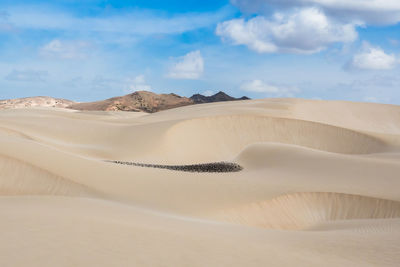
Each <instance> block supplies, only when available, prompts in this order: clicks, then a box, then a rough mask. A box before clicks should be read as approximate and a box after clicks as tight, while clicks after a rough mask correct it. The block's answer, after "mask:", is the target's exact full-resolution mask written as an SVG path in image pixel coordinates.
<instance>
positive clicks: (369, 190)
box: [0, 95, 400, 266]
mask: <svg viewBox="0 0 400 267" xmlns="http://www.w3.org/2000/svg"><path fill="white" fill-rule="evenodd" d="M170 97H173V98H175V96H172V95H171V96H170ZM186 99H189V98H186ZM186 99H185V100H184V102H185V101H186V102H187V101H189V100H186ZM180 103H183V102H180ZM102 104H106V103H102ZM120 104H121V105H124V103H123V102H121V103H120ZM49 105H50V106H53V104H49ZM76 105H80V104H76ZM56 106H57V105H56ZM62 107H66V106H62ZM122 109H123V108H122ZM108 110H114V109H108ZM141 110H142V109H140V112H122V111H96V112H93V111H76V110H73V109H65V108H50V107H41V108H26V109H5V110H1V111H0V147H1V152H0V195H1V196H0V217H1V220H0V229H1V230H2V231H1V241H0V251H1V253H0V266H27V265H28V266H399V264H400V253H399V251H400V177H399V174H400V106H395V105H384V104H371V103H353V102H345V101H322V100H304V99H291V98H286V99H283V98H282V99H280V98H275V99H263V100H246V101H229V102H219V103H206V104H201V105H188V106H184V107H178V108H173V109H169V110H164V111H160V112H157V113H145V112H141ZM148 111H149V112H151V111H153V110H148Z"/></svg>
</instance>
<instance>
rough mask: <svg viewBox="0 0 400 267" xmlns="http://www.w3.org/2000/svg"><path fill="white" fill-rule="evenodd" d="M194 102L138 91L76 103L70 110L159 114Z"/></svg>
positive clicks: (182, 98)
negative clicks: (100, 99) (161, 111)
mask: <svg viewBox="0 0 400 267" xmlns="http://www.w3.org/2000/svg"><path fill="white" fill-rule="evenodd" d="M192 104H193V101H192V100H191V99H189V98H187V97H181V96H178V95H176V94H156V93H153V92H147V91H138V92H134V93H132V94H129V95H124V96H118V97H113V98H109V99H106V100H102V101H95V102H86V103H76V104H73V105H70V106H69V107H68V108H71V109H76V110H105V111H118V110H122V111H144V112H150V113H152V112H157V111H160V110H165V109H170V108H176V107H181V106H187V105H192Z"/></svg>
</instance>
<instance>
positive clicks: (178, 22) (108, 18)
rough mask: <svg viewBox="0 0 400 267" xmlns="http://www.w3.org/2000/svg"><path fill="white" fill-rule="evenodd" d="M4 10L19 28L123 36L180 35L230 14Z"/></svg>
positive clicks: (20, 7)
mask: <svg viewBox="0 0 400 267" xmlns="http://www.w3.org/2000/svg"><path fill="white" fill-rule="evenodd" d="M7 11H8V12H9V14H10V16H9V20H10V22H11V23H13V24H14V25H15V26H16V27H17V28H20V29H31V30H62V31H68V32H75V33H90V34H91V35H93V34H99V33H102V34H115V35H124V36H129V35H132V34H135V35H152V34H178V33H183V32H187V31H192V30H195V29H199V28H203V27H208V26H211V25H214V24H215V23H217V22H218V21H221V20H223V19H224V18H225V17H227V16H229V15H230V14H231V13H232V9H231V8H222V9H220V10H217V11H216V12H208V13H206V12H203V13H185V14H177V15H171V16H168V15H166V14H165V13H163V12H159V11H151V10H143V9H132V10H125V11H124V12H120V13H119V14H117V13H112V12H104V13H103V14H108V15H97V16H84V17H78V16H75V15H73V14H72V13H70V12H66V11H61V10H59V9H54V8H51V7H46V6H41V7H38V6H29V5H26V6H24V5H18V6H14V7H9V8H7Z"/></svg>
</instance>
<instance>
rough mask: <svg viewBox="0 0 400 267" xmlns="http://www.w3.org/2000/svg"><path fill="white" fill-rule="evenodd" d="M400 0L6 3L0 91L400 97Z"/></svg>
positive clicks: (2, 0)
mask: <svg viewBox="0 0 400 267" xmlns="http://www.w3.org/2000/svg"><path fill="white" fill-rule="evenodd" d="M399 22H400V1H398V0H230V1H229V0H197V1H195V0H185V1H178V0H169V1H165V0H137V1H135V0H131V1H128V0H119V1H117V0H80V1H78V0H60V1H56V0H53V1H44V0H25V1H18V0H0V99H8V98H18V97H27V96H38V95H47V96H53V97H60V98H66V99H71V100H75V101H95V100H100V99H105V98H109V97H113V96H118V95H125V94H129V93H131V92H134V91H138V90H148V91H153V92H155V93H176V94H179V95H183V96H191V95H192V94H195V93H202V94H205V95H211V94H214V93H217V92H218V91H224V92H226V93H228V94H230V95H233V96H236V97H240V96H243V95H246V96H249V97H251V98H267V97H299V98H309V99H328V100H350V101H363V102H379V103H388V104H400V75H399V70H400V68H399V65H400V24H399Z"/></svg>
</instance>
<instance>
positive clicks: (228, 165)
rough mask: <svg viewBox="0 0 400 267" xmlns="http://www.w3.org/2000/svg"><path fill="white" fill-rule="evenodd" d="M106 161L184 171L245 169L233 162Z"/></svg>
mask: <svg viewBox="0 0 400 267" xmlns="http://www.w3.org/2000/svg"><path fill="white" fill-rule="evenodd" d="M106 161H107V162H112V163H116V164H123V165H130V166H137V167H146V168H158V169H167V170H173V171H183V172H238V171H241V170H243V167H242V166H240V165H239V164H236V163H232V162H214V163H202V164H190V165H161V164H146V163H136V162H129V161H119V160H106Z"/></svg>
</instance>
